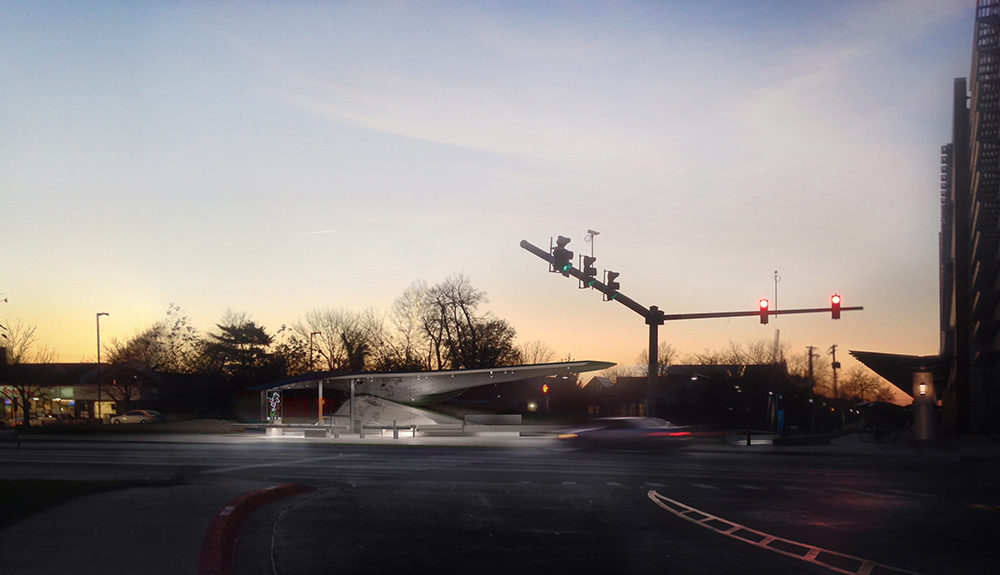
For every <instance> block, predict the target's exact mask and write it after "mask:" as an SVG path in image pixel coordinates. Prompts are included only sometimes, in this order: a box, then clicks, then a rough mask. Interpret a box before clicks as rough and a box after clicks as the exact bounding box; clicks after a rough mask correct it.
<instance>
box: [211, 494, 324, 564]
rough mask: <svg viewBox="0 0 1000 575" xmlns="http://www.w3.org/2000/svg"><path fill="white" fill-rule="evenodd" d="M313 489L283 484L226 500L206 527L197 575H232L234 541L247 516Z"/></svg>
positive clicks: (234, 551) (237, 538)
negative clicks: (266, 506) (276, 502)
mask: <svg viewBox="0 0 1000 575" xmlns="http://www.w3.org/2000/svg"><path fill="white" fill-rule="evenodd" d="M314 489H315V488H314V487H309V486H307V485H299V484H297V483H283V484H281V485H274V486H272V487H266V488H264V489H258V490H256V491H250V492H247V493H244V494H243V495H240V496H239V497H236V498H235V499H233V500H232V501H230V502H229V503H226V505H225V506H224V507H223V508H222V510H221V511H219V513H218V514H216V516H215V517H213V518H212V521H211V523H209V524H208V529H206V530H205V537H204V538H203V539H202V543H201V553H200V554H199V557H198V575H235V574H236V542H237V541H238V540H239V537H240V531H241V530H242V529H243V524H244V523H246V521H247V519H249V518H250V515H252V514H253V512H254V511H255V510H257V509H258V508H260V507H263V506H265V505H267V504H268V503H273V502H275V501H277V500H279V499H283V498H285V497H291V496H292V495H298V494H300V493H306V492H308V491H313V490H314Z"/></svg>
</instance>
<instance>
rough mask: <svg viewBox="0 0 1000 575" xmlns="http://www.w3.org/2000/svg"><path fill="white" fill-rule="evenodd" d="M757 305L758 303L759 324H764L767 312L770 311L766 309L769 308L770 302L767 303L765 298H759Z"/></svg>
mask: <svg viewBox="0 0 1000 575" xmlns="http://www.w3.org/2000/svg"><path fill="white" fill-rule="evenodd" d="M759 303H760V323H761V324H766V323H767V319H768V318H767V314H768V311H770V310H769V309H768V307H769V306H770V302H768V301H767V298H760V302H759Z"/></svg>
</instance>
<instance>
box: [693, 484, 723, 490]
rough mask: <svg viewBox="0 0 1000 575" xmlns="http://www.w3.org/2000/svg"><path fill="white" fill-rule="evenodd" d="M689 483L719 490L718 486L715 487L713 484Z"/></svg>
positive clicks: (702, 487)
mask: <svg viewBox="0 0 1000 575" xmlns="http://www.w3.org/2000/svg"><path fill="white" fill-rule="evenodd" d="M691 485H693V486H694V487H700V488H701V489H713V490H716V491H718V490H719V488H718V487H716V486H714V485H709V484H707V483H692V484H691Z"/></svg>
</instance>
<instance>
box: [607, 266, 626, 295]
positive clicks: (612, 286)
mask: <svg viewBox="0 0 1000 575" xmlns="http://www.w3.org/2000/svg"><path fill="white" fill-rule="evenodd" d="M607 274H608V277H607V281H605V282H604V285H606V286H608V291H607V293H606V295H607V296H608V299H611V298H612V297H613V292H616V291H618V288H620V287H622V284H620V283H618V281H617V280H618V276H620V275H621V274H620V273H618V272H613V271H611V270H608V272H607Z"/></svg>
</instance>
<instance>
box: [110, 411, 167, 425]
mask: <svg viewBox="0 0 1000 575" xmlns="http://www.w3.org/2000/svg"><path fill="white" fill-rule="evenodd" d="M166 420H167V418H166V417H164V416H163V414H162V413H160V412H159V411H156V410H154V409H133V410H131V411H127V412H125V413H123V414H121V415H112V416H111V423H161V422H164V421H166Z"/></svg>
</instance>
